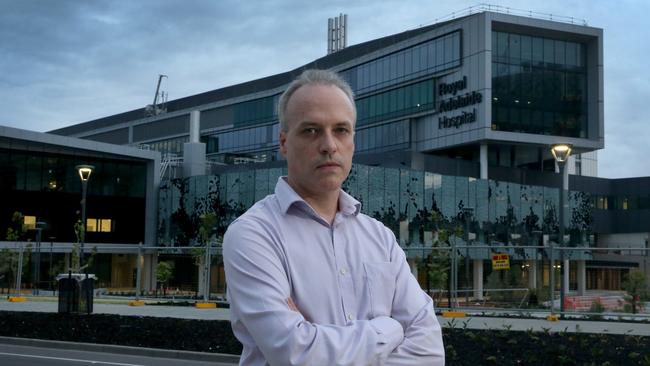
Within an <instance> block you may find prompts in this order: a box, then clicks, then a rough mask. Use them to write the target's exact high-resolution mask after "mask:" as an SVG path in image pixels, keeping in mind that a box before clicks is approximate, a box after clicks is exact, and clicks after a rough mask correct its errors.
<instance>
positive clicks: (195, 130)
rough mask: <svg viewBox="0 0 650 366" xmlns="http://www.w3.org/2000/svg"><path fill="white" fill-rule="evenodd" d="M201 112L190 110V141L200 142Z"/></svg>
mask: <svg viewBox="0 0 650 366" xmlns="http://www.w3.org/2000/svg"><path fill="white" fill-rule="evenodd" d="M200 132H201V112H200V111H192V112H190V142H200V140H199V136H200V135H201V133H200Z"/></svg>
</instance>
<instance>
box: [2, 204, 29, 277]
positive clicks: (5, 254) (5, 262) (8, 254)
mask: <svg viewBox="0 0 650 366" xmlns="http://www.w3.org/2000/svg"><path fill="white" fill-rule="evenodd" d="M26 234H27V227H26V226H25V217H24V216H23V214H22V213H20V212H18V211H16V212H14V213H13V215H12V216H11V224H10V226H9V228H7V234H6V239H7V241H14V242H17V241H24V240H26ZM25 249H26V250H25V251H24V252H23V265H22V268H20V269H19V268H18V262H19V257H20V253H19V252H18V251H16V250H11V249H8V248H4V249H2V251H1V252H0V275H1V274H3V273H5V274H6V273H9V274H10V278H9V279H8V280H7V282H8V283H11V284H13V283H14V282H15V281H16V278H17V276H18V271H19V270H20V271H24V270H25V269H27V268H29V255H30V252H31V245H29V246H27V247H26V248H25Z"/></svg>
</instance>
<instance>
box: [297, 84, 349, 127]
mask: <svg viewBox="0 0 650 366" xmlns="http://www.w3.org/2000/svg"><path fill="white" fill-rule="evenodd" d="M287 115H288V117H289V118H288V120H289V123H290V124H292V122H293V123H295V122H303V121H311V122H317V119H322V118H326V119H328V120H336V122H349V123H352V124H354V118H355V116H354V107H353V105H352V102H351V101H350V99H349V98H348V96H347V95H346V94H345V92H343V90H341V89H339V88H338V87H336V86H334V85H305V86H302V87H300V88H299V89H298V90H296V91H295V92H294V93H293V95H292V96H291V98H290V99H289V102H288V103H287ZM312 119H316V120H312Z"/></svg>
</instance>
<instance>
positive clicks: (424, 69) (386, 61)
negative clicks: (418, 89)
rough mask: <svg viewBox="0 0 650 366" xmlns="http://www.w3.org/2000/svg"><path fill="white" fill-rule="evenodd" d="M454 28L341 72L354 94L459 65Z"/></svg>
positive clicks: (456, 33)
mask: <svg viewBox="0 0 650 366" xmlns="http://www.w3.org/2000/svg"><path fill="white" fill-rule="evenodd" d="M460 53H461V51H460V32H459V31H456V32H453V33H450V34H447V35H445V36H442V37H438V38H435V39H432V40H429V41H426V42H424V43H421V44H418V45H415V46H412V47H408V48H405V49H403V50H400V51H397V52H395V53H392V54H389V55H386V56H383V57H381V58H379V59H375V60H372V61H369V62H367V63H365V64H362V65H358V66H355V67H353V68H350V69H348V70H344V71H342V72H341V76H342V77H343V78H344V79H346V80H347V81H348V82H349V83H350V86H351V87H352V89H353V90H354V92H355V93H356V94H357V95H362V94H364V93H369V92H372V91H373V90H378V89H381V88H385V87H387V86H390V85H395V84H399V83H402V82H405V81H409V80H412V79H415V78H419V77H421V76H424V75H429V74H432V73H436V72H439V71H442V70H446V69H450V68H453V67H456V66H459V65H460V63H461V60H460V59H461V56H460Z"/></svg>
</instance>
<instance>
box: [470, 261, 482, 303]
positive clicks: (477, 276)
mask: <svg viewBox="0 0 650 366" xmlns="http://www.w3.org/2000/svg"><path fill="white" fill-rule="evenodd" d="M472 262H473V266H474V298H475V299H477V300H483V261H482V260H480V259H474V260H473V261H472Z"/></svg>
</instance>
